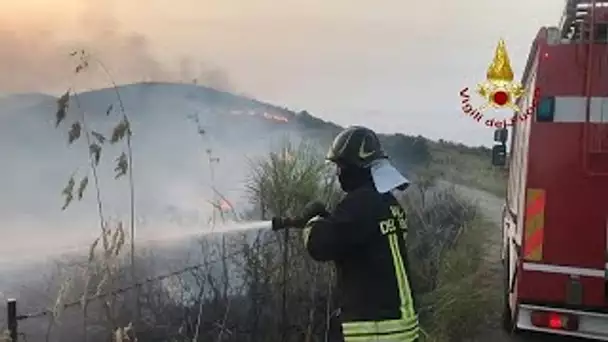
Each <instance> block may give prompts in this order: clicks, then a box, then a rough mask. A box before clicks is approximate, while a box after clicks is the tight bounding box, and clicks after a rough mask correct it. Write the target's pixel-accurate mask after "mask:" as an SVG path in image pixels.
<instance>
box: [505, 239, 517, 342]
mask: <svg viewBox="0 0 608 342" xmlns="http://www.w3.org/2000/svg"><path fill="white" fill-rule="evenodd" d="M505 249H506V251H505V257H504V259H503V264H502V266H503V291H502V292H503V310H502V327H503V329H504V330H505V331H506V332H508V333H509V334H511V333H514V332H515V328H516V327H515V324H514V322H513V313H512V312H511V307H510V306H509V291H510V287H511V284H510V282H509V268H510V264H511V258H510V257H511V252H510V249H509V248H508V246H507V247H505Z"/></svg>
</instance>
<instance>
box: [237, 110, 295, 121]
mask: <svg viewBox="0 0 608 342" xmlns="http://www.w3.org/2000/svg"><path fill="white" fill-rule="evenodd" d="M230 114H231V115H250V116H261V117H263V118H264V119H268V120H273V121H277V122H289V120H288V119H287V118H286V117H284V116H281V115H275V114H270V113H268V112H261V113H260V112H256V111H255V110H249V111H246V112H245V111H241V110H238V109H233V110H231V111H230Z"/></svg>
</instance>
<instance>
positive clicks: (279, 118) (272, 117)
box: [262, 112, 289, 122]
mask: <svg viewBox="0 0 608 342" xmlns="http://www.w3.org/2000/svg"><path fill="white" fill-rule="evenodd" d="M262 116H264V118H266V119H270V120H274V121H279V122H289V120H287V118H286V117H284V116H280V115H273V114H270V113H266V112H264V114H262Z"/></svg>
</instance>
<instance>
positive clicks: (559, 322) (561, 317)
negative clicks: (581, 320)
mask: <svg viewBox="0 0 608 342" xmlns="http://www.w3.org/2000/svg"><path fill="white" fill-rule="evenodd" d="M530 322H531V323H532V325H534V326H536V327H539V328H549V329H559V330H569V331H574V330H578V317H577V316H575V315H571V314H566V313H561V312H553V311H532V313H531V315H530Z"/></svg>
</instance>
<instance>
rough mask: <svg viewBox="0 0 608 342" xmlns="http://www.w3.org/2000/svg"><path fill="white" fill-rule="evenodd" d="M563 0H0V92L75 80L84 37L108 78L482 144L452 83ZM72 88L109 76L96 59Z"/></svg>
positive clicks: (475, 79)
mask: <svg viewBox="0 0 608 342" xmlns="http://www.w3.org/2000/svg"><path fill="white" fill-rule="evenodd" d="M563 5H564V1H562V0H534V1H530V0H510V1H496V0H467V1H461V0H442V1H433V2H431V1H403V0H331V1H327V0H282V1H276V0H178V1H168V0H19V1H9V0H0V46H2V48H1V49H0V92H47V93H59V92H61V91H64V90H65V89H66V88H68V87H73V86H74V77H73V76H72V74H71V72H70V70H72V68H73V65H74V61H73V60H70V59H69V57H68V53H69V52H70V51H71V50H73V49H76V48H86V49H87V51H89V52H91V53H93V54H94V55H95V56H96V57H97V58H98V59H99V60H101V61H103V63H104V64H105V65H106V66H107V68H108V70H109V71H110V73H111V75H112V79H113V80H115V81H116V82H119V83H126V82H135V81H142V80H167V81H192V80H193V79H197V80H198V82H200V83H202V84H207V85H211V86H214V87H217V88H221V89H225V90H230V91H234V92H236V93H240V94H246V95H248V96H251V97H254V98H256V99H259V100H262V101H266V102H270V103H273V104H277V105H281V106H285V107H288V108H290V109H294V110H304V109H305V110H307V111H309V112H310V113H312V114H313V115H315V116H318V117H321V118H323V119H325V120H330V121H334V122H336V123H338V124H341V125H351V124H362V125H366V126H369V127H371V128H373V129H376V130H377V131H379V132H383V133H405V134H414V135H418V134H420V135H423V136H427V137H430V138H432V139H445V140H452V141H458V142H463V143H465V144H468V145H481V144H483V145H490V144H492V130H491V129H489V128H487V127H484V126H483V125H481V124H479V123H476V122H474V121H473V120H472V119H471V118H469V117H467V116H465V115H464V114H462V112H461V110H460V103H459V96H458V94H459V91H460V90H461V89H462V88H463V87H466V86H469V87H475V85H476V84H477V83H479V82H481V81H483V80H484V78H485V72H486V69H487V67H488V65H489V64H490V62H491V60H492V57H493V53H494V48H495V46H496V44H497V42H498V40H499V38H504V39H505V41H506V44H507V49H508V52H509V55H510V59H511V63H512V66H513V69H514V71H515V73H516V77H517V78H519V77H520V75H521V72H522V68H523V67H524V65H525V62H526V59H527V54H528V51H529V48H530V44H531V42H532V40H533V38H534V37H535V36H536V33H537V31H538V29H539V28H540V27H541V26H552V25H556V24H557V23H558V22H559V19H560V15H561V11H562V6H563ZM89 77H90V79H87V80H86V81H78V82H81V83H79V86H80V87H81V88H85V87H101V86H107V85H109V78H108V77H107V75H105V74H103V73H102V72H98V73H97V74H96V75H95V76H89Z"/></svg>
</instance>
